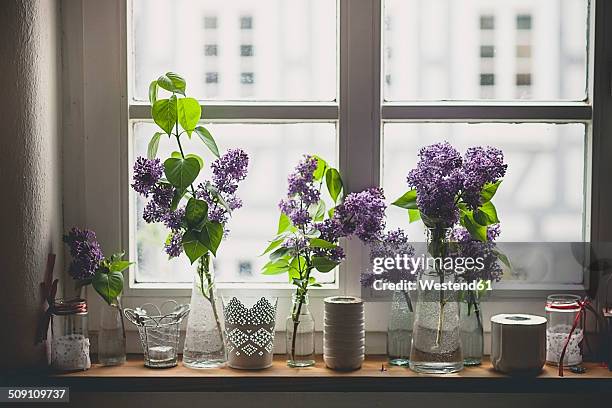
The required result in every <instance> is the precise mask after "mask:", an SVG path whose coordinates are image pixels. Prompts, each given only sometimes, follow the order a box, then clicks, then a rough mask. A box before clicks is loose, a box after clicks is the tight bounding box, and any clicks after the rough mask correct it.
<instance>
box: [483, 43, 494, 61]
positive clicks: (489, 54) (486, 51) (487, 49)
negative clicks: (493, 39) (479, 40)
mask: <svg viewBox="0 0 612 408" xmlns="http://www.w3.org/2000/svg"><path fill="white" fill-rule="evenodd" d="M494 56H495V47H494V46H492V45H481V46H480V58H493V57H494Z"/></svg>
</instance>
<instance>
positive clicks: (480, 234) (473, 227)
mask: <svg viewBox="0 0 612 408" xmlns="http://www.w3.org/2000/svg"><path fill="white" fill-rule="evenodd" d="M460 222H461V225H463V226H464V227H465V228H466V229H467V230H468V232H469V233H470V235H471V236H472V238H474V239H476V240H478V241H482V242H486V240H487V227H486V226H484V225H480V224H479V223H477V222H476V221H475V220H474V216H473V214H472V212H471V211H463V212H462V213H461V217H460Z"/></svg>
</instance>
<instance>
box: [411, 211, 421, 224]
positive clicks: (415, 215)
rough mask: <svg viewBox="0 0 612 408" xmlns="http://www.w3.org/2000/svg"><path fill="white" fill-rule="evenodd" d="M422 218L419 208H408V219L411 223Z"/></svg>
mask: <svg viewBox="0 0 612 408" xmlns="http://www.w3.org/2000/svg"><path fill="white" fill-rule="evenodd" d="M420 219H421V212H420V211H419V210H415V209H414V208H409V209H408V220H409V222H410V223H413V222H415V221H418V220H420Z"/></svg>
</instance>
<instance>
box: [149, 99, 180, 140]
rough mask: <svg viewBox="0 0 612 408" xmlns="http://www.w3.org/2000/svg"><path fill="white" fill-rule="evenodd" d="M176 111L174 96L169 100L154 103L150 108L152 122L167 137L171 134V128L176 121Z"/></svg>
mask: <svg viewBox="0 0 612 408" xmlns="http://www.w3.org/2000/svg"><path fill="white" fill-rule="evenodd" d="M176 109H177V107H176V96H174V95H172V96H171V97H170V99H160V100H158V101H155V103H154V104H153V106H152V107H151V116H153V120H154V121H155V123H157V126H159V127H160V128H162V130H163V131H164V132H166V134H167V135H168V136H170V134H171V133H172V128H173V127H174V125H175V124H176V121H177V111H176Z"/></svg>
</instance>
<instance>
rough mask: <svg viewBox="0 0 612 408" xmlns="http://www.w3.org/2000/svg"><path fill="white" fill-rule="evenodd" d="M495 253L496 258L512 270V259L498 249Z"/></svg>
mask: <svg viewBox="0 0 612 408" xmlns="http://www.w3.org/2000/svg"><path fill="white" fill-rule="evenodd" d="M493 253H494V254H495V256H497V259H499V260H500V261H501V262H502V263H503V264H504V265H506V266H507V267H508V268H510V269H512V264H511V263H510V259H508V256H507V255H506V254H504V253H503V252H501V251H499V250H497V249H494V250H493Z"/></svg>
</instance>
